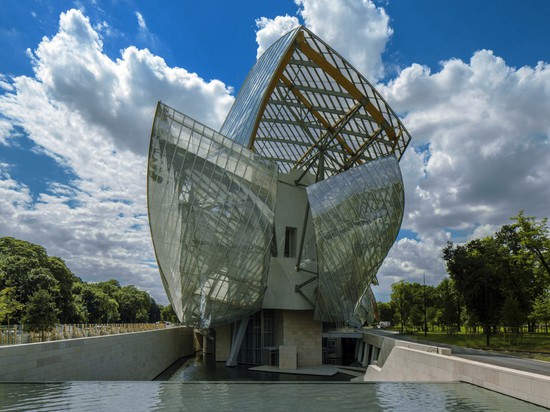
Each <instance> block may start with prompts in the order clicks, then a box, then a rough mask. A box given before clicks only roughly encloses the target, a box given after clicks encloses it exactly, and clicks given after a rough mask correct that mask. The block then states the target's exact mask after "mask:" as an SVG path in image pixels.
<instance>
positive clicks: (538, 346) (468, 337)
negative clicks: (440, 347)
mask: <svg viewBox="0 0 550 412" xmlns="http://www.w3.org/2000/svg"><path fill="white" fill-rule="evenodd" d="M412 336H413V337H414V338H416V339H417V340H419V341H422V340H429V341H432V342H439V343H446V344H448V345H456V346H463V347H467V348H474V349H486V350H487V349H488V350H498V351H509V352H518V353H521V354H523V355H524V356H525V357H529V358H532V359H538V360H543V361H546V362H550V335H546V334H541V333H537V334H534V333H531V334H530V333H523V334H520V335H516V336H511V335H509V334H508V335H505V334H494V335H491V339H490V346H486V338H485V335H483V334H467V333H464V332H460V333H444V332H428V336H427V337H424V333H423V332H419V333H415V334H414V335H412Z"/></svg>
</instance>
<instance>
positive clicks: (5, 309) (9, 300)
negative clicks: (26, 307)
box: [0, 287, 23, 326]
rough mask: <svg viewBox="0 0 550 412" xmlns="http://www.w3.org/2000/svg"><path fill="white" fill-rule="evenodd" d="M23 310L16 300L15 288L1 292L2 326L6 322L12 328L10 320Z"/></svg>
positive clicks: (0, 322)
mask: <svg viewBox="0 0 550 412" xmlns="http://www.w3.org/2000/svg"><path fill="white" fill-rule="evenodd" d="M22 309H23V305H22V304H21V303H19V302H18V301H17V300H16V299H15V288H14V287H6V288H4V289H2V290H0V324H2V323H4V321H6V322H7V324H8V326H10V318H11V317H12V316H13V315H14V314H15V313H17V312H19V311H21V310H22Z"/></svg>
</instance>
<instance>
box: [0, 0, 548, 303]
mask: <svg viewBox="0 0 550 412" xmlns="http://www.w3.org/2000/svg"><path fill="white" fill-rule="evenodd" d="M549 19H550V3H548V2H546V1H543V0H533V1H530V2H525V3H521V4H520V3H519V2H517V1H511V0H485V1H483V2H479V1H474V0H463V1H460V2H458V1H454V2H451V1H448V2H442V1H440V0H417V1H414V2H412V1H404V0H386V1H372V0H296V1H289V0H279V1H277V2H271V1H266V0H261V1H260V0H242V1H237V0H234V1H228V0H225V1H223V0H215V1H198V0H197V1H195V0H187V1H164V2H162V3H158V2H149V1H135V0H79V1H64V0H59V1H55V2H48V1H40V0H36V1H34V0H21V1H17V2H8V1H5V2H0V237H1V236H13V237H16V238H19V239H23V240H27V241H30V242H33V243H37V244H40V245H42V246H44V247H45V248H46V250H47V251H48V253H49V254H50V255H54V256H59V257H61V258H62V259H64V260H65V262H66V263H67V265H68V266H69V268H70V269H71V270H72V271H73V272H74V273H75V274H76V275H77V276H79V277H81V278H82V279H84V280H86V281H103V280H107V279H111V278H116V279H118V280H119V281H120V282H121V283H122V284H123V285H128V284H133V285H136V286H138V287H140V288H142V289H145V290H147V291H149V293H150V294H151V295H152V296H153V297H154V298H155V299H156V300H157V301H158V302H160V303H162V304H166V303H168V301H167V298H166V295H165V293H164V290H163V287H162V282H161V281H160V276H159V274H158V270H157V266H156V261H155V257H154V252H153V248H152V244H151V240H150V234H149V227H148V220H147V207H146V193H145V185H146V180H145V177H146V176H145V170H146V163H147V146H148V142H149V136H150V130H151V124H152V119H153V114H154V108H155V105H156V102H157V101H158V100H162V101H163V102H165V103H167V104H168V105H170V106H172V107H174V108H176V109H178V110H179V111H182V112H184V113H186V114H188V115H189V116H191V117H193V118H195V119H196V120H199V121H200V122H203V123H205V124H206V125H208V126H210V127H212V128H214V129H219V127H220V126H221V124H222V122H223V119H224V118H225V116H226V114H227V112H228V111H229V109H230V107H231V104H232V103H233V101H234V98H235V95H236V93H237V92H238V90H239V87H240V86H241V84H242V82H243V80H244V78H245V77H246V75H247V73H248V70H249V69H250V68H251V67H252V65H253V64H254V63H255V61H256V59H257V57H258V56H259V55H260V54H261V53H262V52H263V51H264V50H265V49H266V48H267V47H269V45H270V44H272V43H273V42H274V41H275V40H276V39H277V38H278V37H279V36H281V35H282V34H283V33H285V32H286V31H288V30H290V29H292V28H293V27H295V26H296V25H298V24H303V25H305V26H306V27H308V28H309V29H311V30H313V32H315V33H316V34H317V35H318V36H319V37H321V38H322V39H324V40H325V41H326V42H328V43H329V44H330V45H331V46H332V47H333V48H334V49H336V50H337V51H338V52H339V53H340V54H342V55H343V56H344V57H345V58H346V59H347V60H348V61H350V62H351V63H352V64H353V65H354V66H355V67H356V68H357V69H358V70H359V71H361V72H362V73H363V74H364V75H365V76H366V77H367V79H369V81H371V83H372V84H374V85H375V87H376V88H377V90H378V91H379V92H380V93H381V94H382V95H383V96H384V97H385V99H386V100H387V101H388V102H389V104H390V105H391V106H392V107H393V109H394V110H395V111H396V112H397V113H398V114H399V116H400V117H401V119H402V120H403V123H404V124H405V126H406V127H407V129H408V130H409V132H410V134H411V136H412V142H411V144H410V145H409V148H408V149H407V152H406V154H405V156H404V157H403V158H402V160H401V168H402V173H403V179H404V182H405V198H406V205H405V215H404V219H403V224H402V229H401V232H400V234H399V236H398V239H397V241H396V243H395V245H394V246H393V248H392V249H391V251H390V253H389V255H388V257H387V259H386V261H385V262H384V264H383V266H382V267H381V269H380V271H379V273H378V280H379V283H380V285H379V286H376V287H374V288H373V290H374V292H375V295H376V296H377V299H378V300H381V301H387V300H388V299H389V296H390V293H391V284H392V283H393V282H396V281H399V280H401V279H404V280H407V281H409V282H422V279H423V277H424V275H425V278H426V282H427V283H429V284H437V283H439V282H440V281H441V280H442V279H443V278H444V277H445V276H446V272H445V265H444V263H443V260H442V258H441V250H442V248H443V247H444V246H445V244H446V243H447V242H448V241H453V242H459V243H460V242H465V241H468V240H470V239H472V238H474V237H481V236H487V235H490V234H492V233H493V232H494V231H496V230H497V229H498V228H499V227H500V226H501V225H502V224H505V223H508V222H509V221H510V217H512V216H514V215H516V214H517V213H518V212H519V211H520V210H524V211H525V214H526V215H528V216H535V217H537V218H542V217H547V216H550V210H549V205H550V185H549V184H548V177H547V175H546V173H547V171H548V170H550V144H549V136H550V116H549V113H550V65H549V64H548V63H547V62H550V48H549V47H548V42H549V40H550V25H548V24H547V22H548V20H549Z"/></svg>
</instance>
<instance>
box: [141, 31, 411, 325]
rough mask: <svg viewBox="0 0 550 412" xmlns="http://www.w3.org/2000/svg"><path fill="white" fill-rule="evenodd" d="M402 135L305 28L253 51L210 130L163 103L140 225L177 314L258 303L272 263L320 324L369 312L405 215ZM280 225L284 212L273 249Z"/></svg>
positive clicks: (192, 317) (238, 315)
mask: <svg viewBox="0 0 550 412" xmlns="http://www.w3.org/2000/svg"><path fill="white" fill-rule="evenodd" d="M409 141H410V135H409V134H408V132H407V130H406V129H405V127H404V125H403V124H402V123H401V121H400V120H399V119H398V117H397V116H396V114H395V113H394V112H393V110H392V109H391V108H390V107H389V105H388V104H387V103H386V102H385V100H384V99H383V98H382V97H381V95H380V94H379V93H378V92H377V91H376V90H375V89H374V88H373V87H372V85H371V84H370V83H369V82H368V81H367V80H366V79H365V78H364V77H363V76H362V75H361V74H360V73H359V72H358V71H357V70H355V69H354V68H353V67H352V66H351V65H350V64H349V63H348V62H347V61H346V60H345V59H344V58H342V57H341V56H340V55H339V54H338V53H337V52H336V51H334V50H333V49H332V48H331V47H330V46H328V45H327V44H326V43H325V42H323V41H322V40H321V39H320V38H318V37H317V36H316V35H315V34H313V33H312V32H311V31H309V30H307V29H306V28H304V27H298V28H296V29H294V30H292V31H290V32H288V33H287V34H285V35H284V36H282V37H281V38H280V39H279V40H278V41H277V42H275V43H274V44H273V45H272V46H271V47H270V48H269V49H268V50H267V51H266V52H265V53H264V54H263V55H262V56H261V57H260V58H259V59H258V61H257V62H256V64H255V65H254V67H253V68H252V69H251V71H250V73H249V74H248V76H247V78H246V80H245V82H244V84H243V86H242V88H241V90H240V92H239V94H238V96H237V98H236V100H235V103H234V105H233V107H232V108H231V110H230V112H229V114H228V116H227V118H226V120H225V122H224V124H223V126H222V128H221V130H220V132H219V133H218V132H215V131H213V130H211V129H209V128H208V127H206V126H203V125H201V124H199V123H197V122H195V121H194V120H193V119H190V118H189V117H186V116H185V115H183V114H182V113H179V112H177V111H175V110H174V109H172V108H170V107H168V106H166V105H164V104H162V103H159V105H158V108H157V112H156V114H155V120H154V125H153V130H152V135H151V143H150V147H149V165H148V193H147V201H148V209H149V221H150V226H151V234H152V239H153V245H154V248H155V253H156V257H157V261H158V265H159V270H160V273H161V277H162V280H163V282H164V286H165V289H166V291H167V293H168V296H169V299H170V301H171V303H172V305H173V307H174V310H175V312H176V313H177V315H178V317H179V318H180V320H181V321H182V323H184V324H186V325H189V326H194V327H197V328H202V329H204V328H209V327H213V326H216V325H221V324H225V323H229V322H233V321H236V320H238V319H242V318H243V317H246V316H250V315H252V314H253V313H255V312H258V311H259V310H260V308H261V307H262V300H263V297H264V292H265V289H266V287H267V284H268V283H267V276H268V273H269V277H270V281H271V279H272V276H279V278H280V282H279V283H278V285H279V286H280V288H279V289H277V290H286V291H287V293H301V294H302V295H303V299H302V300H303V302H305V303H304V305H311V306H310V309H314V311H315V317H316V319H318V320H322V321H325V322H331V323H334V322H343V321H348V322H352V323H355V324H357V323H363V322H365V321H369V322H370V321H371V320H372V317H373V314H374V313H375V311H376V304H375V300H374V296H373V294H372V290H371V289H370V285H371V283H372V282H373V281H374V279H375V275H376V272H377V270H378V268H379V267H380V265H381V264H382V261H383V259H384V257H385V256H386V254H387V253H388V251H389V249H390V248H391V246H392V244H393V242H394V241H395V238H396V236H397V233H398V231H399V227H400V225H401V221H402V217H403V207H404V196H403V181H402V177H401V173H400V170H399V163H398V162H399V159H400V158H401V156H402V155H403V153H404V151H405V149H406V147H407V145H408V143H409ZM283 175H284V176H283ZM289 176H292V178H290V177H289ZM281 182H282V183H281ZM313 182H316V183H313ZM277 184H284V185H290V186H292V187H293V188H295V189H296V190H299V191H300V194H298V195H299V196H298V195H296V196H293V197H286V198H285V196H287V195H284V194H283V191H284V190H283V189H281V190H280V193H281V194H280V199H277V193H276V192H277ZM293 190H294V189H293ZM304 190H306V191H307V196H305V193H304V192H303V191H304ZM288 196H290V195H288ZM298 198H300V199H302V200H303V204H301V203H300V204H299V202H298V201H297V200H296V199H298ZM302 200H300V202H302ZM276 201H277V210H275V204H276ZM290 205H292V206H290ZM292 210H294V212H293V211H292ZM298 210H299V212H297V211H298ZM304 210H305V211H306V213H305V217H304ZM308 210H310V214H311V219H312V222H313V228H314V231H313V232H314V240H313V242H311V240H312V239H313V235H310V237H309V238H307V239H306V228H308V226H307V225H308V223H307V222H308V219H309V215H308V213H309V212H308ZM275 213H277V219H275ZM292 213H294V215H292ZM298 213H299V217H296V216H298ZM299 219H302V220H299ZM276 221H277V222H283V221H285V222H286V223H284V224H282V223H281V225H282V227H280V228H279V226H277V228H278V229H277V230H279V232H278V233H279V235H278V236H277V237H279V238H280V239H279V242H282V243H281V245H280V247H279V251H278V252H277V249H278V248H277V245H276V239H275V233H276V228H275V227H274V225H275V222H276ZM309 224H310V225H311V222H310V223H309ZM298 228H301V229H298ZM307 230H309V231H310V232H311V226H309V229H307ZM305 240H307V242H305ZM311 243H315V244H313V245H312V244H311ZM311 247H313V248H315V249H316V253H307V250H308V248H311ZM304 250H306V252H304ZM302 252H304V253H302ZM272 253H273V255H274V256H276V258H273V259H271V254H272ZM310 254H311V255H315V256H318V259H317V261H316V262H315V261H314V260H312V259H311V258H310V256H309V255H310ZM285 259H287V260H285ZM291 259H293V261H292V262H291ZM306 260H307V261H308V266H307V267H306V266H302V263H303V262H305V261H306ZM275 261H276V262H275ZM312 262H313V264H312V265H310V263H312ZM268 269H269V272H268ZM300 271H301V272H300ZM299 272H300V273H299ZM305 273H306V274H307V275H304V274H305ZM304 276H307V277H308V278H307V279H305V278H304ZM297 279H300V280H299V281H298V280H297ZM285 288H286V289H285ZM306 288H311V289H312V288H315V291H314V292H312V293H311V295H312V296H314V298H313V299H312V298H311V296H310V295H306V294H305V293H304V290H305V289H306ZM275 289H276V288H273V289H270V292H271V291H272V290H275ZM270 296H271V295H270ZM271 300H272V302H277V301H278V300H279V301H282V300H283V299H281V298H280V297H277V296H272V299H271ZM289 301H290V300H289ZM289 304H290V303H289ZM292 304H294V303H292ZM271 308H273V307H271ZM275 308H281V307H278V306H275ZM283 309H284V308H283Z"/></svg>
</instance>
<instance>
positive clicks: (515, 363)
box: [369, 329, 550, 376]
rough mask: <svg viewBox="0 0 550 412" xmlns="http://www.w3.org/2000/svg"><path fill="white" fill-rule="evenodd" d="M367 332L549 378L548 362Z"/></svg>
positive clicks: (376, 331) (390, 334)
mask: <svg viewBox="0 0 550 412" xmlns="http://www.w3.org/2000/svg"><path fill="white" fill-rule="evenodd" d="M369 332H372V333H375V334H377V335H380V336H386V337H391V338H393V339H399V340H404V341H408V342H414V343H424V344H426V345H433V346H439V347H440V348H449V349H451V352H452V355H453V356H457V357H460V358H465V359H470V360H473V361H477V362H483V363H488V364H490V365H496V366H502V367H505V368H512V369H516V370H520V371H524V372H531V373H538V374H540V375H546V376H550V362H544V361H537V360H532V359H523V358H519V357H517V356H513V355H507V354H503V353H499V352H492V351H487V350H481V349H471V348H465V347H462V346H455V345H447V344H445V343H440V342H434V341H428V340H423V339H417V338H415V337H412V336H407V335H400V334H398V333H395V332H390V331H385V330H380V329H372V330H369Z"/></svg>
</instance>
